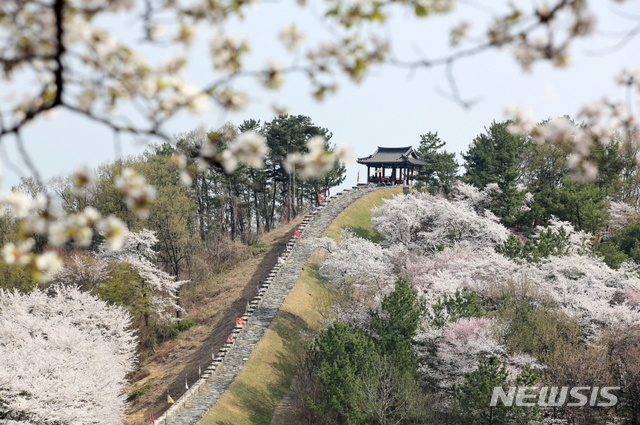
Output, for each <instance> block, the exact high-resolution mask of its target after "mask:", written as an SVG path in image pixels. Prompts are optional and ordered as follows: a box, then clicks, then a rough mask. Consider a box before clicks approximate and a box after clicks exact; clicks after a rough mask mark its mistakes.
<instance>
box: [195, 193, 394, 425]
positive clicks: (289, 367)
mask: <svg viewBox="0 0 640 425" xmlns="http://www.w3.org/2000/svg"><path fill="white" fill-rule="evenodd" d="M397 193H401V188H399V187H395V188H388V189H382V190H377V191H375V192H373V193H370V194H368V195H366V196H363V197H362V198H360V199H359V200H357V201H356V202H354V203H353V204H352V205H350V206H349V207H348V208H347V209H345V211H343V212H342V213H341V214H340V215H339V216H338V217H337V218H336V219H335V220H334V221H333V223H332V224H331V226H329V227H328V228H327V230H326V231H325V236H329V237H331V238H334V239H337V238H338V237H339V235H340V231H341V229H343V228H350V229H352V230H353V231H354V232H355V233H356V234H358V235H360V236H362V237H367V238H369V239H373V240H376V239H377V238H379V236H378V235H377V233H376V232H375V231H372V230H371V229H370V227H371V209H372V208H374V207H376V206H380V205H382V203H383V199H385V198H391V197H392V196H394V195H396V194H397ZM320 260H321V256H320V255H314V256H313V257H312V258H310V259H309V261H308V262H307V264H306V266H305V268H304V270H303V271H302V273H301V274H300V277H299V279H298V281H297V282H296V284H295V286H294V287H293V289H292V290H291V292H290V293H289V295H288V296H287V299H286V300H285V302H284V303H283V305H282V307H281V308H280V310H279V311H278V313H277V314H276V316H275V318H274V320H273V322H272V323H271V325H270V326H269V328H268V329H267V331H266V332H265V334H264V336H263V338H262V339H261V340H260V342H259V343H258V345H257V346H256V349H255V350H254V351H253V353H252V354H251V356H250V357H249V360H248V361H247V362H246V364H245V366H244V368H243V369H242V371H241V372H240V374H238V376H237V378H236V380H235V381H234V382H233V383H232V384H231V386H230V387H229V389H228V390H227V391H226V392H225V394H224V395H223V396H222V397H221V398H220V400H219V401H218V403H217V404H216V405H215V406H214V407H213V408H212V409H211V410H210V411H209V412H208V413H207V414H206V415H205V416H204V418H203V419H202V420H201V421H200V422H199V423H198V424H199V425H245V424H246V425H249V424H251V425H268V424H271V421H272V417H273V415H274V412H275V411H276V408H278V406H279V405H280V403H281V402H282V400H283V398H284V397H285V395H286V394H287V391H288V390H289V387H290V385H291V381H292V380H293V378H294V376H295V374H296V372H297V370H298V363H299V359H300V358H301V357H302V356H301V355H300V354H301V352H302V351H303V350H305V349H306V347H307V346H308V343H309V341H310V338H311V336H312V335H313V334H314V333H315V332H316V331H317V330H318V329H319V328H320V327H321V326H322V323H323V318H324V316H323V311H325V310H326V308H324V307H323V306H326V303H327V300H328V294H327V291H326V290H325V289H324V286H323V284H322V277H321V276H320V275H319V273H318V267H319V262H320ZM280 414H283V413H282V412H280ZM285 416H286V414H285Z"/></svg>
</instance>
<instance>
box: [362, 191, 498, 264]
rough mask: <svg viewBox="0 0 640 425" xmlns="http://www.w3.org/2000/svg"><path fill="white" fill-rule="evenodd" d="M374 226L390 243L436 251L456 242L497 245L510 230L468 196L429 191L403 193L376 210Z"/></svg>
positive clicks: (387, 242) (386, 242)
mask: <svg viewBox="0 0 640 425" xmlns="http://www.w3.org/2000/svg"><path fill="white" fill-rule="evenodd" d="M371 222H372V223H373V225H374V227H375V228H376V229H377V230H378V232H379V233H380V234H381V235H382V237H383V240H384V244H385V245H386V246H388V245H393V244H402V245H404V246H405V247H406V248H407V249H410V250H418V251H425V252H434V251H436V250H438V249H440V248H442V247H445V246H451V245H453V244H456V243H460V244H468V245H470V246H495V245H497V244H499V243H502V242H504V241H505V240H506V239H507V237H508V236H509V231H508V230H507V229H506V228H505V227H504V226H502V225H501V224H499V223H498V219H497V218H496V217H495V216H494V215H493V214H492V213H491V212H489V211H487V210H482V211H481V212H480V213H477V212H476V210H475V209H474V207H473V205H472V204H471V203H470V202H467V201H466V200H448V199H445V198H444V197H442V196H433V195H430V194H428V193H419V194H416V195H413V194H410V195H399V196H396V197H394V198H393V199H391V200H386V201H385V203H384V205H382V206H381V207H379V208H376V209H374V210H373V211H372V219H371Z"/></svg>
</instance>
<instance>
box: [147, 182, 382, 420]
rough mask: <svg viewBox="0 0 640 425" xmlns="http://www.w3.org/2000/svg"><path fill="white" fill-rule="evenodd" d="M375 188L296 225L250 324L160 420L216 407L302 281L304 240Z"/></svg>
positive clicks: (335, 201)
mask: <svg viewBox="0 0 640 425" xmlns="http://www.w3.org/2000/svg"><path fill="white" fill-rule="evenodd" d="M376 189H378V187H375V186H359V187H357V188H353V189H345V190H343V191H342V192H340V193H338V194H337V195H335V196H333V197H332V198H330V200H329V201H327V202H325V203H324V205H321V207H320V208H319V209H318V210H317V211H314V212H313V213H311V214H309V215H307V216H306V217H305V219H304V220H303V222H302V223H301V224H300V225H299V226H298V227H297V229H298V230H299V231H300V232H301V233H302V236H300V237H292V239H291V240H290V241H289V243H288V244H287V252H286V253H284V254H283V255H282V256H281V257H282V258H283V259H285V263H284V264H276V265H275V266H274V268H273V269H272V270H271V272H270V273H269V276H268V277H267V279H266V280H264V281H263V284H262V285H261V286H260V292H259V293H258V295H256V297H255V298H254V299H253V300H252V301H251V303H250V305H249V309H248V311H247V314H246V315H245V316H243V317H242V319H243V320H245V321H246V324H245V325H236V326H235V328H234V330H233V332H232V334H231V336H232V337H233V341H232V342H227V343H226V344H225V345H224V346H223V347H222V348H221V349H220V351H219V352H218V354H217V355H216V359H215V360H213V361H212V362H211V364H210V365H209V367H208V368H207V369H206V370H205V371H203V373H202V375H201V377H200V379H199V380H198V381H197V382H196V383H194V384H193V385H192V386H191V387H190V388H189V390H187V392H185V393H184V394H183V395H182V397H180V399H178V400H176V402H175V403H174V404H173V405H172V406H171V407H170V408H169V410H167V412H165V413H164V414H163V415H162V416H161V417H159V418H158V419H157V420H156V422H157V423H158V424H164V423H165V422H166V421H167V415H168V419H169V420H168V422H169V423H170V424H171V425H192V424H195V423H197V422H198V421H199V420H200V419H201V418H202V417H203V416H204V414H205V413H207V412H208V411H209V410H210V409H211V407H213V405H214V404H215V403H216V402H217V401H218V399H219V398H220V396H221V395H222V394H223V393H224V392H225V391H226V389H227V388H228V387H229V385H231V383H232V382H233V380H234V379H235V377H236V375H237V374H238V373H239V372H240V370H241V369H242V366H243V365H244V363H245V361H246V360H247V359H248V357H249V355H251V353H252V352H253V349H254V348H255V346H256V344H257V343H258V341H260V339H261V338H262V335H264V332H265V331H266V329H267V328H268V327H269V324H270V323H271V321H272V320H273V318H274V317H275V315H276V313H277V312H278V310H279V309H280V306H281V305H282V303H283V302H284V300H285V298H286V297H287V295H288V294H289V291H290V290H291V288H293V285H294V284H295V283H296V281H297V280H298V276H299V275H300V272H301V271H302V268H303V267H304V265H305V264H306V262H307V259H308V258H309V257H310V256H311V254H312V253H313V251H314V249H313V247H312V246H311V244H309V243H306V242H307V240H308V239H312V238H318V237H321V236H322V234H323V233H324V231H325V229H326V228H327V227H328V226H329V225H330V224H331V222H333V220H334V219H335V218H336V217H337V216H338V214H340V213H341V212H342V211H343V210H344V209H345V208H346V207H348V206H349V205H351V204H352V203H353V202H354V201H355V200H357V199H358V198H360V197H361V196H363V195H366V194H367V193H370V192H372V191H374V190H376Z"/></svg>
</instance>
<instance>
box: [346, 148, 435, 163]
mask: <svg viewBox="0 0 640 425" xmlns="http://www.w3.org/2000/svg"><path fill="white" fill-rule="evenodd" d="M357 162H358V164H363V165H369V166H375V167H380V166H383V165H396V166H397V165H414V166H422V165H426V161H425V160H423V159H420V158H418V157H417V155H416V153H415V152H414V151H413V148H412V147H411V146H407V147H404V148H384V147H381V146H378V149H377V150H376V151H375V152H374V153H373V154H372V155H369V156H367V157H364V158H358V161H357Z"/></svg>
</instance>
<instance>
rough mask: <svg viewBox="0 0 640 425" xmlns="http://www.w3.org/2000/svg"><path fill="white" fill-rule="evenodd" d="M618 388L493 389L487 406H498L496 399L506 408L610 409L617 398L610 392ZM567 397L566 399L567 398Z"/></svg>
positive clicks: (616, 401) (618, 388)
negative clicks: (592, 407) (591, 407)
mask: <svg viewBox="0 0 640 425" xmlns="http://www.w3.org/2000/svg"><path fill="white" fill-rule="evenodd" d="M617 390H620V387H571V388H570V387H509V389H508V392H505V391H504V388H502V387H494V388H493V394H492V396H491V403H489V406H491V407H495V406H497V405H498V399H499V400H501V401H502V404H504V405H505V406H507V407H510V406H514V405H515V406H523V407H527V406H528V407H531V406H536V405H537V406H542V407H557V406H563V405H565V404H566V405H567V406H576V407H582V406H586V405H587V403H588V404H589V406H598V407H611V406H615V405H616V404H617V403H618V397H616V396H615V395H614V394H611V391H617ZM567 396H568V397H567Z"/></svg>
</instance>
